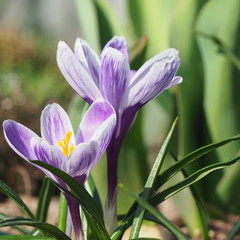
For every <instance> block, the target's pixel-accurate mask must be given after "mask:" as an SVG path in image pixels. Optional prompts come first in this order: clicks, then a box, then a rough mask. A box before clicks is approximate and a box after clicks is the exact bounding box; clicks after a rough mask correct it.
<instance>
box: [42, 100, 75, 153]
mask: <svg viewBox="0 0 240 240" xmlns="http://www.w3.org/2000/svg"><path fill="white" fill-rule="evenodd" d="M68 132H71V133H72V136H71V138H70V142H69V144H70V146H71V145H72V144H73V145H75V137H74V134H73V128H72V124H71V122H70V119H69V117H68V115H67V113H66V112H65V111H64V109H63V108H62V107H61V106H60V105H58V104H56V103H53V104H49V105H47V106H46V107H45V108H44V110H43V111H42V115H41V133H42V137H43V138H44V139H46V140H47V141H48V142H49V143H50V144H52V145H53V146H55V147H56V148H58V149H60V150H61V147H60V146H59V145H58V143H59V142H60V141H62V140H63V139H65V138H66V134H67V133H68Z"/></svg>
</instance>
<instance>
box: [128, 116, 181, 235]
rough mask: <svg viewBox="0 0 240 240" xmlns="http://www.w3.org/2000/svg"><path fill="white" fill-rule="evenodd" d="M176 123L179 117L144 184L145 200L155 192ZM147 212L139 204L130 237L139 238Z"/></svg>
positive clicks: (143, 194)
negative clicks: (155, 185)
mask: <svg viewBox="0 0 240 240" xmlns="http://www.w3.org/2000/svg"><path fill="white" fill-rule="evenodd" d="M176 123H177V119H176V120H175V121H174V122H173V125H172V127H171V129H170V131H169V133H168V135H167V137H166V138H165V140H164V142H163V144H162V147H161V149H160V151H159V153H158V156H157V158H156V161H155V162H154V165H153V167H152V170H151V172H150V174H149V176H148V179H147V182H146V184H145V186H144V190H143V192H142V194H141V198H142V199H143V200H145V201H148V199H149V198H150V196H151V194H152V192H153V190H154V189H153V188H154V184H155V182H156V179H157V176H158V174H159V171H160V169H161V167H162V165H163V162H164V159H165V156H166V154H167V151H168V148H169V143H170V140H171V138H172V134H173V132H174V129H175V127H176ZM144 214H145V210H144V208H143V207H142V206H141V205H138V207H137V210H136V213H135V218H134V220H133V224H132V229H131V233H130V238H131V239H132V238H137V237H138V235H139V232H140V229H141V225H142V221H143V217H144Z"/></svg>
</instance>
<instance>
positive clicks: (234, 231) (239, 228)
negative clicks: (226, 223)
mask: <svg viewBox="0 0 240 240" xmlns="http://www.w3.org/2000/svg"><path fill="white" fill-rule="evenodd" d="M239 231H240V221H238V222H237V223H236V224H235V225H234V227H233V228H232V230H231V231H230V232H229V234H228V236H227V239H226V240H233V239H234V237H235V235H236V234H237V233H238V232H239Z"/></svg>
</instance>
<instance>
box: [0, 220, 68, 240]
mask: <svg viewBox="0 0 240 240" xmlns="http://www.w3.org/2000/svg"><path fill="white" fill-rule="evenodd" d="M14 225H27V226H33V227H36V228H39V229H41V230H42V231H44V232H46V233H48V234H51V235H52V236H54V237H55V238H56V239H59V240H71V239H70V238H69V237H68V236H67V235H66V234H65V233H63V232H62V231H60V230H59V229H58V228H57V227H55V226H53V225H51V224H49V223H45V222H40V221H38V220H35V219H31V218H23V217H13V218H9V219H7V220H4V221H1V222H0V227H6V226H14Z"/></svg>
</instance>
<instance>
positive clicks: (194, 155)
mask: <svg viewBox="0 0 240 240" xmlns="http://www.w3.org/2000/svg"><path fill="white" fill-rule="evenodd" d="M239 139H240V135H236V136H234V137H231V138H228V139H226V140H223V141H221V142H217V143H212V144H209V145H206V146H204V147H201V148H199V149H197V150H195V151H193V152H191V153H189V154H188V155H186V156H185V157H184V158H182V159H181V160H179V161H178V162H177V163H175V164H174V165H173V166H171V167H169V168H168V169H167V170H165V171H164V172H163V173H162V174H160V175H159V176H158V178H157V182H156V188H155V190H156V189H158V188H159V187H161V186H162V185H163V184H164V183H165V182H167V181H168V180H169V179H170V178H172V177H173V176H175V175H176V174H177V173H178V172H180V171H181V170H182V169H183V168H185V167H186V166H188V165H189V164H190V163H192V162H194V161H195V160H197V159H198V158H200V157H202V156H203V155H205V154H207V153H209V152H211V151H213V150H215V149H217V148H219V147H222V146H224V145H226V144H228V143H230V142H232V141H237V140H239Z"/></svg>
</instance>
